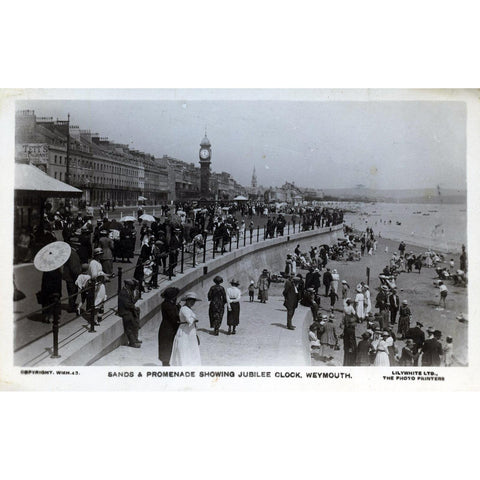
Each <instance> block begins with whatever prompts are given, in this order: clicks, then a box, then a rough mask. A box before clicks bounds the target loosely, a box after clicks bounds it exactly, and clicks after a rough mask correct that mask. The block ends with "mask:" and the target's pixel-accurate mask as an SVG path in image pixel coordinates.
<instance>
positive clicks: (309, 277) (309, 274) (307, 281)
mask: <svg viewBox="0 0 480 480" xmlns="http://www.w3.org/2000/svg"><path fill="white" fill-rule="evenodd" d="M312 281H313V268H309V269H308V272H307V274H306V275H305V288H313V287H312Z"/></svg>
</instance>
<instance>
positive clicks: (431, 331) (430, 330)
mask: <svg viewBox="0 0 480 480" xmlns="http://www.w3.org/2000/svg"><path fill="white" fill-rule="evenodd" d="M434 331H435V329H434V328H433V327H428V328H427V332H428V333H433V332H434Z"/></svg>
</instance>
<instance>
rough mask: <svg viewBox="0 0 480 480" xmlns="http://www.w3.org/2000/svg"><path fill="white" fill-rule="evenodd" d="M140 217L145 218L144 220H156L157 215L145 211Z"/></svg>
mask: <svg viewBox="0 0 480 480" xmlns="http://www.w3.org/2000/svg"><path fill="white" fill-rule="evenodd" d="M140 219H141V220H143V221H144V222H155V221H156V220H155V217H154V216H153V215H149V214H148V213H144V214H143V215H140Z"/></svg>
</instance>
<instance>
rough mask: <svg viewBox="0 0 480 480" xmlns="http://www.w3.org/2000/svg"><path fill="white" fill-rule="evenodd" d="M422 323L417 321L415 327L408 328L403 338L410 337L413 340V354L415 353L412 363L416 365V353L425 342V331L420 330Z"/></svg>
mask: <svg viewBox="0 0 480 480" xmlns="http://www.w3.org/2000/svg"><path fill="white" fill-rule="evenodd" d="M422 327H423V325H422V324H421V323H420V322H417V325H416V326H415V327H412V328H409V329H408V330H407V334H406V335H405V338H411V339H412V340H413V354H414V355H415V361H414V365H415V366H417V365H418V355H419V353H418V352H419V350H420V349H421V348H422V347H423V344H424V343H425V332H424V331H423V330H422Z"/></svg>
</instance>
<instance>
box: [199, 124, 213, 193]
mask: <svg viewBox="0 0 480 480" xmlns="http://www.w3.org/2000/svg"><path fill="white" fill-rule="evenodd" d="M198 156H199V157H200V197H201V198H204V199H207V198H209V197H210V163H211V160H212V145H211V144H210V140H209V139H208V138H207V132H206V131H205V137H203V140H202V141H201V143H200V150H199V152H198Z"/></svg>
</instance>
